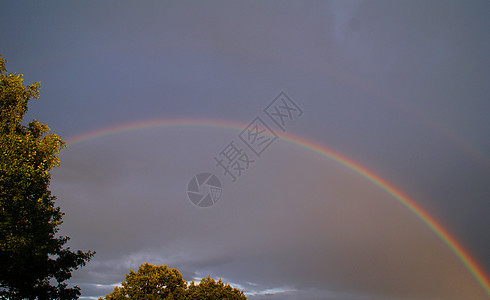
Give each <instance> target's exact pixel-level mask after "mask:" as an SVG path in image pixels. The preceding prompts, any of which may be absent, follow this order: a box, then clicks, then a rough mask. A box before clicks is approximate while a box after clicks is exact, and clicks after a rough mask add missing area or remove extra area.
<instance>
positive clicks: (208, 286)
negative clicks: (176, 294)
mask: <svg viewBox="0 0 490 300" xmlns="http://www.w3.org/2000/svg"><path fill="white" fill-rule="evenodd" d="M207 299H227V300H242V299H247V297H246V296H245V295H244V294H243V292H242V291H240V290H239V289H236V288H233V287H231V286H230V285H229V284H227V283H224V282H223V281H221V279H219V280H218V281H215V280H214V279H213V278H211V277H210V276H208V277H206V278H203V279H201V282H200V283H199V284H197V285H196V284H194V281H192V282H191V283H190V285H189V286H188V288H187V291H186V300H207Z"/></svg>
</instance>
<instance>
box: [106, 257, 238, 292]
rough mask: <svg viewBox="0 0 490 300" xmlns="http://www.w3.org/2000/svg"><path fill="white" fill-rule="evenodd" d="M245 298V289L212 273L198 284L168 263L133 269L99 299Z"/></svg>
mask: <svg viewBox="0 0 490 300" xmlns="http://www.w3.org/2000/svg"><path fill="white" fill-rule="evenodd" d="M104 299H105V300H123V299H134V300H164V299H165V300H209V299H213V300H218V299H219V300H222V299H226V300H244V299H247V297H246V296H245V295H244V294H243V292H242V291H240V290H238V289H236V288H233V287H231V286H230V285H229V284H227V283H224V282H223V281H221V279H220V280H219V281H215V280H214V279H212V278H211V277H210V276H208V277H206V278H203V279H202V280H201V282H200V283H199V284H195V283H194V281H192V282H191V283H190V284H187V282H186V281H185V280H184V279H183V278H182V275H181V274H180V272H179V271H178V270H176V269H173V268H168V267H167V266H166V265H165V266H154V265H151V264H149V263H144V264H142V265H141V266H140V267H139V269H138V272H134V271H132V270H131V271H130V272H129V273H128V274H127V275H126V280H125V281H123V282H122V283H121V286H120V287H115V288H114V290H113V291H112V292H111V293H110V294H108V295H106V296H105V297H104V298H99V300H104Z"/></svg>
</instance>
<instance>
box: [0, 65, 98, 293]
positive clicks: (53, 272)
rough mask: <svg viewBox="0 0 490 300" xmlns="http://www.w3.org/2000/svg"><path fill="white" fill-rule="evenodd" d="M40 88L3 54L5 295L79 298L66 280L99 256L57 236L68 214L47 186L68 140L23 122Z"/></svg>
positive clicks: (0, 228)
mask: <svg viewBox="0 0 490 300" xmlns="http://www.w3.org/2000/svg"><path fill="white" fill-rule="evenodd" d="M39 87H40V84H39V82H37V83H33V84H31V85H28V86H25V85H24V82H23V78H22V74H9V73H7V70H6V68H5V60H4V59H3V57H2V56H0V299H77V298H78V296H79V295H80V291H79V290H80V289H79V288H78V287H74V288H68V287H67V284H66V283H64V282H65V281H66V280H68V279H69V278H70V277H71V272H72V271H73V270H75V269H78V268H79V267H80V266H83V265H85V263H86V262H87V261H88V260H90V258H91V257H92V256H93V255H94V252H91V251H88V252H83V251H80V250H78V251H76V252H72V251H71V250H70V248H69V247H64V245H65V244H66V242H67V241H68V240H69V238H68V237H65V236H61V237H59V236H57V235H56V233H57V232H58V230H59V229H58V227H59V225H60V224H61V223H62V216H63V213H62V212H61V210H60V208H59V207H57V206H56V205H55V202H54V201H55V199H56V198H55V197H54V196H53V195H51V192H50V191H49V190H48V187H49V182H50V171H51V170H52V168H54V167H56V166H58V165H59V163H60V161H59V159H58V156H57V155H58V154H59V152H60V151H61V149H62V148H63V147H64V142H63V141H62V140H61V138H60V137H59V136H58V135H56V134H54V133H52V132H51V130H50V129H49V127H48V126H47V125H46V124H42V123H39V122H37V121H36V120H34V121H32V122H29V123H28V124H27V125H24V124H22V119H23V117H24V115H25V113H26V112H27V105H28V102H29V101H30V100H31V99H33V98H37V97H38V96H39Z"/></svg>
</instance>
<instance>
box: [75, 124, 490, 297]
mask: <svg viewBox="0 0 490 300" xmlns="http://www.w3.org/2000/svg"><path fill="white" fill-rule="evenodd" d="M183 126H184V127H195V126H200V127H203V126H204V127H216V128H232V129H238V130H242V129H243V128H245V127H246V125H245V124H239V123H233V122H229V121H216V120H199V119H164V120H153V121H143V122H134V123H125V124H120V125H116V126H112V127H107V128H103V129H98V130H94V131H91V132H87V133H84V134H81V135H77V136H74V137H72V138H69V139H67V146H74V145H77V144H80V143H83V142H86V141H89V140H93V139H97V138H102V137H104V136H108V135H113V134H117V133H122V132H130V131H137V130H143V129H148V128H155V127H183ZM277 134H278V135H279V137H280V138H281V139H282V140H284V141H286V142H289V143H291V144H294V145H297V146H300V147H302V148H306V149H308V150H310V151H312V152H315V153H317V154H319V155H321V156H324V157H327V158H329V159H332V160H334V161H335V162H337V163H339V164H341V165H343V166H345V167H346V168H348V169H350V170H352V171H354V172H355V173H357V174H359V175H361V176H363V177H364V178H366V179H367V180H369V181H371V182H372V183H373V184H375V185H377V186H378V187H380V188H381V189H382V190H384V191H385V192H387V193H388V194H389V195H391V196H393V198H395V199H396V200H398V202H400V203H401V204H402V205H403V206H405V207H406V208H408V209H409V210H410V211H411V212H412V213H413V214H414V215H416V216H417V217H418V218H419V219H420V220H421V221H422V222H423V223H425V224H426V225H427V226H428V227H429V228H430V229H431V230H432V231H433V232H434V233H435V234H436V235H437V236H438V237H439V238H440V239H441V240H442V241H443V242H444V243H445V244H446V245H447V246H448V247H449V249H451V251H452V252H453V253H454V254H455V255H456V256H457V258H458V259H459V260H460V261H461V262H462V263H463V264H464V266H465V267H466V268H467V269H468V270H469V272H470V273H471V274H472V275H473V277H474V278H475V279H476V280H477V281H478V283H479V284H480V285H481V286H482V287H483V289H484V290H485V291H486V293H487V294H488V295H489V296H490V280H489V278H488V276H487V275H486V274H485V273H484V271H483V270H482V269H481V268H480V267H479V266H478V265H477V264H476V262H475V260H474V259H473V258H472V257H471V256H470V254H469V253H468V252H467V251H466V250H465V249H464V248H463V247H462V246H461V245H460V243H459V242H458V241H457V240H456V239H455V238H454V237H453V236H451V234H450V233H449V232H448V231H447V230H446V229H444V228H443V227H442V226H441V225H440V224H439V223H438V222H437V221H436V220H435V219H434V218H433V217H432V216H430V215H429V213H427V212H426V211H425V210H424V209H423V208H422V207H421V206H420V205H418V204H417V203H416V202H415V201H413V200H412V199H410V198H409V197H408V196H406V195H405V194H403V193H402V192H401V191H400V190H399V189H397V188H396V187H395V186H393V185H392V184H391V183H389V182H388V181H386V180H385V179H383V178H381V177H380V176H378V175H377V174H376V173H374V172H373V171H371V170H368V169H367V168H365V167H363V166H361V165H360V164H358V163H356V162H355V161H353V160H352V159H349V158H347V157H345V156H343V155H340V154H338V153H335V152H334V151H332V150H330V149H328V148H326V147H324V146H321V145H318V144H316V143H314V142H312V141H308V140H305V139H302V138H300V137H297V136H294V135H291V134H285V133H277Z"/></svg>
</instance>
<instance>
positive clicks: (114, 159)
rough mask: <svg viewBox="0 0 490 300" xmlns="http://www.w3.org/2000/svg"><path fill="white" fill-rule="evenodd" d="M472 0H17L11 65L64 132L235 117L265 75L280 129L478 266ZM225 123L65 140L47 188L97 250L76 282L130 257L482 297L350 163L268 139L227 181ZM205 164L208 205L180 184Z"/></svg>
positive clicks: (479, 88)
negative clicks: (281, 118) (414, 209)
mask: <svg viewBox="0 0 490 300" xmlns="http://www.w3.org/2000/svg"><path fill="white" fill-rule="evenodd" d="M489 16H490V3H489V2H488V1H303V2H299V1H267V2H258V1H248V2H240V1H234V2H224V1H207V2H197V1H195V2H194V1H166V2H160V1H138V2H136V1H134V2H130V1H104V2H95V1H91V2H69V1H45V2H34V1H15V2H10V3H4V4H3V5H2V9H1V10H0V22H1V26H0V54H2V55H3V57H4V58H6V59H7V60H8V64H7V69H8V70H9V71H11V72H17V73H23V74H24V76H25V79H26V81H27V82H32V81H41V86H42V88H41V98H40V100H38V101H35V102H33V103H32V105H31V107H30V110H29V115H28V118H35V119H37V120H39V121H43V122H47V123H48V124H49V125H50V127H51V128H52V129H54V130H55V132H56V133H58V134H60V135H62V136H63V137H64V138H65V139H69V138H72V137H75V136H78V135H80V134H84V133H87V132H91V131H97V130H100V129H103V128H107V127H111V126H117V125H121V124H126V123H131V122H143V121H147V120H165V119H178V118H187V119H208V120H216V121H228V122H234V123H238V124H247V123H249V122H250V121H251V120H253V119H254V118H255V117H256V116H258V115H260V114H261V112H262V109H263V108H264V107H265V106H266V105H267V104H268V103H269V102H270V101H272V99H274V97H275V96H276V95H277V94H279V92H280V91H285V92H286V93H287V94H288V95H289V96H291V97H292V99H294V101H296V103H298V105H300V106H301V108H302V109H303V111H304V114H303V115H302V116H301V117H300V118H297V119H295V120H294V121H293V122H291V124H290V126H289V125H288V129H287V133H288V134H293V135H295V136H297V137H301V138H302V139H305V140H308V141H311V142H314V143H315V144H317V145H320V146H322V147H326V148H328V149H331V150H333V151H335V152H337V153H341V154H342V155H343V156H345V157H348V158H349V159H351V160H352V161H355V162H357V163H358V164H360V165H362V166H364V167H365V168H367V169H368V170H370V171H372V172H374V173H376V174H378V175H379V176H380V177H381V178H384V179H385V180H386V181H388V182H389V183H390V184H392V185H393V186H395V187H397V188H398V189H399V190H401V191H403V192H404V193H405V194H406V195H408V196H409V197H410V198H411V199H413V200H414V201H415V202H416V203H417V204H418V205H420V206H421V207H422V208H424V209H425V210H426V211H427V212H428V213H429V214H430V215H431V216H432V217H433V218H434V219H436V220H437V221H438V222H439V223H440V224H441V225H442V226H443V227H444V228H445V229H447V231H448V232H450V233H451V235H452V236H454V237H455V238H456V240H458V241H459V242H460V244H461V245H463V247H464V248H465V249H466V250H467V251H468V253H470V254H471V256H472V257H473V258H474V259H475V261H476V262H477V264H478V265H479V266H480V267H481V268H482V270H483V271H484V272H485V273H486V274H487V276H488V274H489V273H490V259H489V257H488V253H490V242H489V241H490V239H489V236H490V219H489V218H488V215H489V211H490V204H489V203H490V202H489V200H490V184H489V181H490V158H489V157H490V139H489V135H488V132H489V128H490V118H489V117H488V115H489V111H490V102H489V100H488V99H489V97H488V95H489V94H490V85H489V84H488V83H489V81H490V60H489V59H488V53H490V36H489V35H488V28H489V25H490V24H489V22H490V21H489V20H490V18H489ZM239 133H240V130H239V128H235V129H233V128H225V127H222V128H216V127H206V126H173V127H157V128H150V129H144V130H138V131H127V132H123V133H118V134H113V135H108V136H104V137H100V138H98V139H92V140H89V141H86V142H82V143H79V144H75V145H72V146H69V147H68V148H67V149H65V150H64V152H63V153H62V155H61V160H62V165H61V167H59V168H58V169H56V170H55V171H54V172H53V177H52V185H51V188H52V190H53V193H54V194H55V195H56V196H57V197H58V204H59V205H60V206H61V208H62V210H63V211H64V212H66V216H65V218H64V220H65V223H64V224H63V232H65V233H67V234H68V235H69V236H71V237H72V240H71V246H72V247H73V248H75V249H79V248H80V249H94V250H96V251H97V256H96V258H95V259H94V260H93V261H91V262H90V263H89V264H88V265H87V266H86V267H85V268H83V269H81V270H80V271H77V272H75V273H74V278H73V280H72V283H73V284H78V285H79V286H81V287H82V295H83V298H85V299H90V298H91V297H97V296H100V295H104V294H106V293H108V292H110V291H111V290H112V289H113V284H115V283H118V282H121V281H122V280H123V278H124V274H125V273H127V272H128V271H129V269H130V268H132V269H135V268H137V267H138V265H140V264H141V263H144V262H146V261H148V262H150V263H152V264H168V265H169V266H171V267H175V268H177V269H179V270H180V271H181V272H182V273H183V275H184V277H185V279H186V280H191V279H193V278H201V277H204V276H207V275H208V274H211V275H212V276H213V277H216V278H218V277H222V278H223V279H224V280H225V281H227V282H230V283H232V284H233V285H235V286H237V287H240V288H242V289H244V290H245V291H246V292H247V294H248V295H249V299H253V300H259V299H260V300H262V299H267V300H272V299H306V300H308V299H462V298H471V299H487V297H488V295H487V294H485V291H484V289H483V288H482V286H481V285H479V284H478V282H477V281H476V280H475V278H474V277H473V276H472V274H471V273H470V272H469V271H468V270H467V269H466V268H465V266H464V265H463V264H462V263H461V261H460V260H459V259H458V258H457V257H456V255H455V254H454V253H453V252H452V251H451V250H450V249H449V248H448V247H447V246H446V245H445V244H444V243H443V242H442V241H441V240H440V239H439V237H438V236H437V235H435V234H434V233H433V232H432V231H431V230H430V229H429V228H428V227H427V226H426V225H424V224H423V222H422V221H421V220H420V219H419V218H417V217H416V216H415V215H414V214H413V213H411V212H410V211H409V210H408V209H407V208H405V207H404V206H403V205H401V204H400V203H399V202H397V201H396V199H394V198H393V197H392V196H390V195H389V194H387V193H386V192H385V191H383V190H382V189H381V188H380V187H378V186H376V185H374V184H373V183H371V182H370V181H369V180H367V179H366V178H364V177H362V176H360V175H359V174H357V173H355V172H353V171H352V170H350V169H348V168H346V167H345V166H342V165H341V164H339V163H338V162H335V161H334V160H332V159H329V158H327V157H324V156H321V155H319V154H318V153H315V152H312V151H311V150H308V149H306V148H304V147H300V146H298V145H295V144H292V143H289V142H287V141H284V140H278V141H276V142H275V143H274V144H272V145H271V147H270V148H268V149H267V151H266V152H264V154H263V156H261V157H260V159H258V160H257V161H256V162H255V163H254V164H253V165H252V166H251V168H250V169H249V170H247V172H246V173H244V175H243V176H242V177H241V178H240V179H239V181H238V182H236V183H231V182H230V181H229V180H228V178H227V177H225V176H222V173H220V169H217V168H216V167H215V163H214V161H213V157H214V156H216V155H217V153H218V152H219V151H220V150H221V149H222V148H223V147H224V146H226V145H227V144H228V143H229V142H230V141H231V140H233V139H236V138H237V135H238V134H239ZM201 171H210V172H213V173H216V174H217V175H219V176H220V179H221V181H222V183H223V196H222V198H221V199H220V201H219V202H218V203H217V204H216V205H214V206H212V207H210V208H207V209H200V208H197V207H195V206H194V205H193V204H192V203H190V201H189V200H188V199H187V198H186V194H185V190H186V186H187V182H188V181H189V179H190V178H191V177H192V176H193V175H194V174H196V173H197V172H201Z"/></svg>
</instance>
